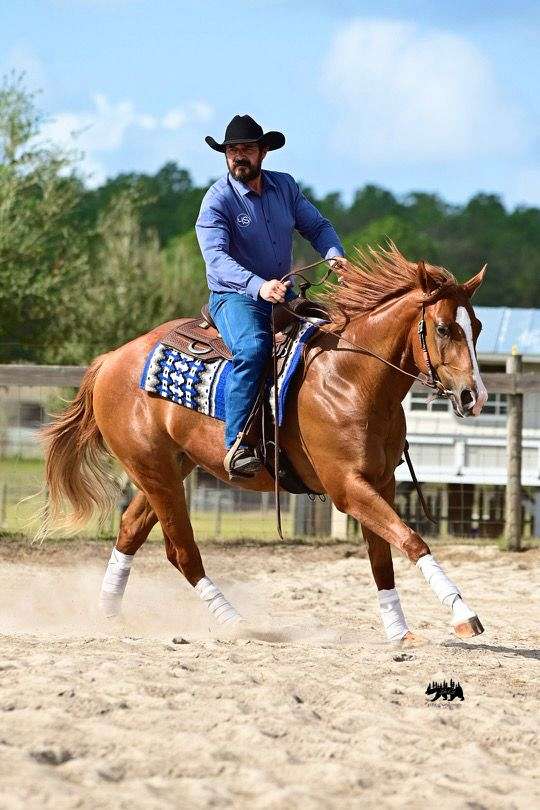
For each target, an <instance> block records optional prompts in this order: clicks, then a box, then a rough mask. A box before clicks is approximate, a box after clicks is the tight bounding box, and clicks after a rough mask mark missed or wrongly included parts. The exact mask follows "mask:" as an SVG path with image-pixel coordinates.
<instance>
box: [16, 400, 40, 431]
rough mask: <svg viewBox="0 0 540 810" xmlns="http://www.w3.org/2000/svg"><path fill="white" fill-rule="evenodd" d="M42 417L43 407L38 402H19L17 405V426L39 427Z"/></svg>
mask: <svg viewBox="0 0 540 810" xmlns="http://www.w3.org/2000/svg"><path fill="white" fill-rule="evenodd" d="M44 415H45V414H44V410H43V406H42V405H41V404H40V403H39V402H21V403H20V405H19V414H18V424H19V426H20V427H23V428H38V427H41V425H42V424H43V420H44Z"/></svg>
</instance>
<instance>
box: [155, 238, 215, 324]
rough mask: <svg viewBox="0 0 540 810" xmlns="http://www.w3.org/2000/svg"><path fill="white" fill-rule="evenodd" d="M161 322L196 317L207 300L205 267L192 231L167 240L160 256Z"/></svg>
mask: <svg viewBox="0 0 540 810" xmlns="http://www.w3.org/2000/svg"><path fill="white" fill-rule="evenodd" d="M162 260H163V291H164V292H163V299H162V309H161V313H162V315H163V320H171V319H173V318H180V317H182V316H184V315H197V313H198V312H199V311H200V308H201V306H202V305H203V304H204V303H205V302H206V301H207V300H208V286H207V283H206V272H205V264H204V260H203V257H202V255H201V251H200V249H199V243H198V242H197V237H196V235H195V230H194V229H192V230H190V231H188V232H187V233H185V234H184V235H183V236H177V237H175V238H174V239H172V240H171V242H170V243H169V244H168V245H167V247H166V248H165V250H164V251H163V253H162Z"/></svg>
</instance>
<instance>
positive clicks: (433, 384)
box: [272, 259, 453, 540]
mask: <svg viewBox="0 0 540 810" xmlns="http://www.w3.org/2000/svg"><path fill="white" fill-rule="evenodd" d="M326 262H327V259H321V260H320V261H318V262H313V264H308V265H306V266H305V267H301V268H300V270H291V272H290V273H287V274H286V275H284V276H283V278H281V279H280V281H281V282H282V283H283V282H285V281H287V280H288V279H289V278H291V277H293V276H295V277H300V278H302V279H303V283H302V284H300V285H299V286H300V294H301V297H302V298H305V299H307V291H308V290H309V288H310V287H314V286H316V285H319V284H324V282H325V281H327V279H328V278H329V277H330V275H331V273H332V272H333V269H332V267H329V268H328V270H327V272H326V273H325V275H324V276H323V278H322V279H321V280H320V281H317V282H312V281H310V280H309V279H307V278H306V277H305V276H304V275H303V274H304V272H305V271H306V270H311V269H312V268H313V267H318V265H320V264H324V263H326ZM276 306H278V305H277V304H272V348H273V352H272V355H273V376H274V500H275V504H276V522H277V530H278V534H279V536H280V538H281V539H282V540H283V531H282V526H281V502H280V497H279V415H278V394H277V387H278V373H277V353H276V349H277V345H276V326H275V309H276ZM280 306H281V307H284V308H285V309H286V310H287V312H289V314H291V315H293V316H294V317H295V318H296V319H297V320H299V321H302V322H303V323H311V324H314V325H315V326H318V320H319V319H318V318H312V317H309V316H306V315H300V314H298V313H297V312H295V311H294V310H292V309H290V307H288V306H287V304H286V303H285V302H283V303H282V304H281V305H280ZM417 332H418V338H419V340H420V348H421V349H422V354H423V357H424V360H425V363H426V368H427V374H424V372H420V373H419V374H411V373H410V372H409V371H405V370H404V369H402V368H400V366H397V365H395V363H392V362H391V361H390V360H387V359H386V357H381V355H380V354H377V352H374V351H372V350H371V349H368V348H367V347H366V346H361V345H360V344H359V343H354V342H353V341H351V340H348V339H347V338H344V337H343V336H342V335H339V336H338V347H339V343H340V342H344V343H347V344H348V345H349V346H350V347H351V348H353V349H357V350H358V351H361V352H363V353H364V354H368V355H370V356H371V357H374V358H375V359H377V360H380V361H381V363H384V364H385V365H387V366H389V367H390V368H393V369H395V370H396V371H399V372H400V373H401V374H404V375H405V376H406V377H410V378H411V379H412V380H414V381H415V382H419V383H421V384H422V385H424V386H425V387H426V388H431V389H433V390H434V392H435V393H434V394H433V396H432V397H431V398H430V400H431V399H433V398H435V399H437V398H440V397H444V398H452V397H453V392H452V391H448V390H447V389H446V388H445V387H444V386H443V384H442V382H441V381H440V380H439V379H438V377H437V371H436V369H435V367H434V366H433V363H432V362H431V357H430V356H429V349H428V345H427V340H426V302H425V301H422V317H421V318H420V320H419V322H418V329H417ZM403 452H404V456H405V461H406V462H407V467H408V468H409V473H410V475H411V479H412V482H413V484H414V486H415V489H416V491H417V493H418V497H419V500H420V503H421V505H422V508H423V510H424V514H425V515H426V517H427V519H428V520H430V521H431V522H432V523H437V521H436V520H435V518H434V517H433V515H432V514H431V511H430V509H429V507H428V505H427V502H426V499H425V498H424V493H423V492H422V487H421V485H420V482H419V481H418V479H417V477H416V474H415V471H414V467H413V463H412V460H411V457H410V455H409V443H408V442H407V441H405V448H404V451H403Z"/></svg>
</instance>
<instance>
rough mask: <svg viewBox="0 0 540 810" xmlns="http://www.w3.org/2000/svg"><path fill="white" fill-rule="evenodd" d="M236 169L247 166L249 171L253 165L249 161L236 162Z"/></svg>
mask: <svg viewBox="0 0 540 810" xmlns="http://www.w3.org/2000/svg"><path fill="white" fill-rule="evenodd" d="M234 166H235V168H239V167H240V166H245V167H246V168H247V169H249V167H250V166H251V163H250V162H249V161H247V160H235V161H234Z"/></svg>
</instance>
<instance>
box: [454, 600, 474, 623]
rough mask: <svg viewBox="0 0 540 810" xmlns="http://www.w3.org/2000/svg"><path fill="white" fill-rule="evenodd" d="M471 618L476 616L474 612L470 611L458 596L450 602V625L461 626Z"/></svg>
mask: <svg viewBox="0 0 540 810" xmlns="http://www.w3.org/2000/svg"><path fill="white" fill-rule="evenodd" d="M473 616H476V613H475V612H474V610H471V609H470V607H469V606H468V605H467V604H466V603H465V602H464V601H463V599H461V598H460V597H459V596H458V598H457V599H456V600H455V601H454V602H452V624H461V623H462V622H466V621H467V620H468V619H472V618H473Z"/></svg>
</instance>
